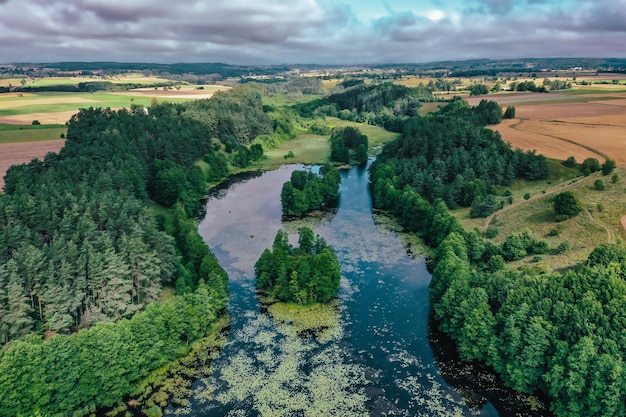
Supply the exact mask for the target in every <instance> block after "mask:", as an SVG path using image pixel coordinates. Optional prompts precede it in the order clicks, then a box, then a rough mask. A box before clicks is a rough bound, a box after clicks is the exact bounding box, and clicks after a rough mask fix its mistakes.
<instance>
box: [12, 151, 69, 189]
mask: <svg viewBox="0 0 626 417" xmlns="http://www.w3.org/2000/svg"><path fill="white" fill-rule="evenodd" d="M63 144H65V140H63V139H55V140H46V141H41V142H22V143H3V144H0V189H2V188H4V175H5V174H6V172H7V170H8V169H9V167H10V166H11V165H15V164H21V163H24V162H28V161H30V160H32V159H34V158H39V159H42V158H43V157H44V156H46V154H47V153H48V152H59V151H60V150H61V148H62V147H63Z"/></svg>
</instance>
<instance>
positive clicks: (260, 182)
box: [169, 165, 498, 417]
mask: <svg viewBox="0 0 626 417" xmlns="http://www.w3.org/2000/svg"><path fill="white" fill-rule="evenodd" d="M296 168H301V167H299V166H295V165H291V166H284V167H282V168H280V169H278V170H276V171H271V172H266V173H264V174H263V175H261V176H258V177H255V178H252V179H249V180H245V181H241V182H238V183H234V184H231V185H230V186H229V188H228V189H227V191H224V192H221V193H218V195H216V196H213V197H211V198H210V199H209V201H208V202H207V209H206V216H205V217H204V220H203V221H202V222H201V223H200V225H199V231H200V234H201V235H202V236H203V238H204V239H205V241H206V242H207V243H208V244H209V246H210V247H211V248H212V249H213V251H214V252H215V254H216V256H217V257H218V259H219V261H220V263H221V265H222V266H223V267H224V268H225V269H226V271H227V272H228V274H229V276H230V291H231V297H230V301H229V310H230V312H231V316H232V319H233V321H232V326H231V332H230V336H229V342H228V344H227V345H226V347H225V348H224V350H223V351H222V353H221V354H220V356H219V357H218V358H217V359H216V360H215V361H214V364H213V365H214V371H213V373H212V374H211V376H210V377H209V378H206V379H203V380H201V381H198V382H196V383H195V384H194V397H193V398H192V400H191V404H190V406H189V407H186V408H183V409H178V410H169V412H173V411H175V412H176V413H177V414H181V415H191V416H283V415H284V416H369V415H371V416H488V417H495V416H498V412H497V411H496V410H495V408H494V407H493V406H492V405H491V404H490V403H485V402H482V403H481V402H480V401H479V402H478V403H476V402H474V403H472V405H471V406H470V405H468V404H467V403H466V401H465V400H464V399H463V396H462V395H461V394H460V393H459V392H458V391H457V390H455V389H454V388H453V387H451V386H449V385H448V384H447V383H446V382H445V381H444V379H443V378H442V377H441V376H440V375H439V367H438V365H437V362H436V361H435V359H434V357H433V352H432V350H431V347H430V345H429V339H428V329H429V328H428V320H429V310H430V305H429V302H428V284H429V282H430V274H429V273H428V272H427V271H426V267H425V263H424V260H423V259H417V260H416V259H412V258H410V257H408V256H407V255H406V251H405V248H404V247H403V245H402V243H401V241H400V240H399V238H398V237H397V236H396V235H394V234H393V233H386V232H384V231H381V230H379V228H378V227H377V226H376V225H375V224H374V221H373V219H372V207H371V197H370V194H369V187H368V177H367V171H366V170H365V169H364V168H353V169H351V170H350V171H346V172H343V173H342V183H341V188H340V201H339V205H338V210H337V212H336V214H334V215H333V216H328V218H326V220H322V221H321V222H318V223H317V224H316V227H315V231H316V233H318V234H321V235H322V236H323V237H324V238H325V239H326V240H327V241H328V243H329V244H330V245H332V246H333V247H334V249H335V251H336V254H337V257H338V259H339V262H340V264H341V268H342V282H341V289H340V292H339V300H338V310H337V323H336V325H335V326H334V327H333V328H331V331H330V333H329V335H328V337H324V338H315V337H311V336H309V337H305V338H302V337H298V335H297V334H296V333H295V332H294V331H293V330H292V329H290V328H289V326H285V325H277V324H276V323H275V322H274V321H273V320H272V318H271V317H268V315H267V314H264V313H262V312H261V308H260V307H259V304H258V302H257V298H256V296H255V293H254V263H255V262H256V260H257V259H258V257H259V256H260V254H261V253H262V252H263V250H264V249H265V248H268V247H271V245H272V241H273V239H274V236H275V234H276V231H277V230H278V229H279V228H281V227H284V226H285V225H283V224H282V222H281V209H280V190H281V187H282V184H283V183H284V182H285V181H287V180H288V179H289V177H290V175H291V172H292V171H293V170H294V169H296ZM288 228H291V229H294V226H293V225H292V226H288Z"/></svg>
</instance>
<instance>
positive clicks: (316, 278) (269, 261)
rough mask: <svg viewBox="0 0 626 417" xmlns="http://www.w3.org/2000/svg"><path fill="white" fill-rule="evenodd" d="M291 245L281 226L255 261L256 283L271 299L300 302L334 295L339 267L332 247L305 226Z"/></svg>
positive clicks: (323, 300)
mask: <svg viewBox="0 0 626 417" xmlns="http://www.w3.org/2000/svg"><path fill="white" fill-rule="evenodd" d="M298 244H299V246H298V247H297V248H295V247H293V246H292V245H291V244H290V243H289V241H288V235H287V234H286V233H284V232H283V231H282V230H279V231H278V232H277V233H276V237H275V238H274V243H273V245H272V250H269V249H265V251H264V252H263V254H261V257H260V258H259V260H258V261H257V262H256V264H255V265H254V272H255V274H256V277H257V281H256V287H257V289H258V291H259V292H261V293H262V294H264V295H265V296H266V297H268V299H269V300H270V301H285V302H291V303H297V304H301V305H306V304H313V303H326V302H328V301H330V300H331V299H332V298H334V297H335V296H336V295H337V291H338V290H339V281H340V279H341V271H340V267H339V262H338V260H337V257H336V256H335V253H334V251H333V249H332V247H330V246H328V244H327V243H326V241H325V240H324V238H322V237H321V236H319V235H315V234H314V233H313V231H312V230H311V229H309V228H308V227H303V228H301V229H300V231H299V238H298Z"/></svg>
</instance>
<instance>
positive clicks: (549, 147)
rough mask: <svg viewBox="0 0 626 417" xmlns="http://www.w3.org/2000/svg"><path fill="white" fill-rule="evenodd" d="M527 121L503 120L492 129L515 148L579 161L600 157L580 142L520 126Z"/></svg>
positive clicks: (555, 157)
mask: <svg viewBox="0 0 626 417" xmlns="http://www.w3.org/2000/svg"><path fill="white" fill-rule="evenodd" d="M522 122H524V123H525V122H526V121H520V120H519V119H514V120H507V121H503V122H502V123H501V124H499V125H497V126H492V129H494V130H497V131H498V132H500V135H501V136H502V138H503V139H504V141H505V142H509V143H510V144H511V146H512V147H513V148H514V149H515V148H521V149H524V150H536V151H537V153H540V154H543V155H545V156H546V157H548V158H554V159H560V160H563V159H566V158H568V157H569V156H574V157H575V158H576V160H577V161H583V160H585V159H586V158H598V154H597V153H596V152H593V151H591V150H589V149H586V148H584V147H582V146H580V145H578V144H575V143H572V142H568V141H563V140H560V139H556V138H554V137H550V136H546V135H544V134H543V133H542V132H531V131H527V130H525V129H522V128H520V124H521V123H522Z"/></svg>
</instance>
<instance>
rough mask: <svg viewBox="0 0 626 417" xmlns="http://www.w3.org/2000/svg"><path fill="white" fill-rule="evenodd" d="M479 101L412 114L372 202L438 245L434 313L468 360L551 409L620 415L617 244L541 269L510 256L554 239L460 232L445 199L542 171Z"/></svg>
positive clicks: (378, 173)
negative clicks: (568, 266) (559, 267)
mask: <svg viewBox="0 0 626 417" xmlns="http://www.w3.org/2000/svg"><path fill="white" fill-rule="evenodd" d="M478 107H480V106H478ZM478 107H476V108H474V109H468V108H467V107H466V106H465V105H464V104H463V103H460V102H452V103H450V104H449V105H448V106H447V107H446V108H443V109H442V110H441V111H440V112H439V113H438V114H432V115H430V116H427V117H425V118H421V119H413V120H411V121H409V122H408V123H407V124H406V127H405V130H404V132H403V134H402V137H401V138H400V139H398V140H397V141H396V142H395V143H392V144H390V145H389V146H386V147H385V149H384V151H383V153H382V155H381V156H380V157H379V158H378V160H377V161H376V162H375V163H374V164H373V166H372V169H371V179H372V192H373V197H374V205H375V207H377V208H381V209H385V210H389V211H391V212H392V213H393V214H394V215H395V216H397V218H398V220H399V221H400V222H401V223H402V224H403V225H404V226H405V227H406V228H407V230H409V231H411V232H413V233H417V234H419V235H420V236H421V237H422V238H423V239H424V241H425V242H426V243H427V244H429V245H430V246H431V247H433V248H434V254H433V272H432V281H431V284H430V289H431V291H430V298H431V302H432V305H433V313H434V317H435V319H436V321H437V322H438V323H439V328H440V329H441V330H442V331H444V332H445V333H447V334H448V335H450V336H451V337H452V339H454V341H455V342H456V346H457V349H458V352H459V354H460V356H461V358H462V359H463V360H465V361H480V362H484V363H486V364H487V365H489V366H491V367H492V368H493V369H494V370H495V371H496V372H497V373H498V374H500V376H501V377H502V379H503V381H504V382H505V384H506V385H508V386H509V387H512V388H513V389H515V390H518V391H521V392H525V393H535V392H538V391H541V392H543V393H544V394H545V395H547V396H548V397H549V398H550V403H551V410H552V412H553V413H554V414H555V415H556V416H557V417H574V416H602V417H609V416H610V417H617V416H624V415H626V405H625V403H624V401H623V398H624V395H625V393H626V373H625V370H624V369H625V368H624V360H625V358H624V352H626V338H624V334H625V333H624V323H626V313H625V311H626V305H625V300H626V283H625V281H624V278H625V277H626V275H625V274H626V273H625V269H624V267H625V266H626V264H625V258H624V247H623V245H622V244H621V243H619V244H604V245H601V246H599V247H597V248H596V249H595V250H594V251H593V252H592V253H591V254H590V256H589V259H588V260H587V262H586V263H584V265H581V266H580V267H578V268H574V269H572V270H569V271H567V272H563V273H558V272H552V273H540V272H537V271H536V270H533V269H521V270H516V269H513V268H511V267H508V266H507V262H509V261H513V260H517V259H522V258H524V257H526V256H528V255H533V254H540V253H546V251H551V250H559V248H550V247H549V246H548V245H547V244H546V243H545V242H543V241H541V240H537V239H535V238H533V237H532V236H530V235H529V234H528V233H525V232H524V233H519V234H514V235H510V236H507V238H506V240H505V241H504V242H503V243H502V244H500V245H495V244H493V243H492V242H490V241H487V240H484V239H483V237H482V235H481V234H480V233H478V232H477V231H468V230H464V229H463V228H462V227H461V226H460V224H459V223H458V221H457V220H456V218H455V217H454V216H453V215H452V214H451V213H450V212H449V207H450V208H454V207H457V206H467V205H468V204H474V203H472V200H473V201H479V200H480V199H481V198H487V197H488V196H489V195H490V194H489V191H487V197H485V196H484V194H483V193H484V192H485V191H484V190H485V189H486V190H489V188H490V186H492V185H507V184H509V183H510V181H511V180H512V179H514V178H516V177H522V178H527V179H533V178H534V177H535V176H536V175H541V176H544V175H547V172H546V171H545V169H547V168H546V165H545V158H543V157H541V156H540V155H535V154H534V153H524V152H521V151H519V150H512V149H510V147H509V146H507V145H506V144H505V143H504V142H502V140H501V139H500V138H499V135H497V134H496V133H493V132H491V131H488V130H486V129H484V128H483V127H482V126H483V125H484V124H486V122H485V120H486V119H487V118H488V117H489V115H487V117H485V116H484V115H478V114H476V113H475V112H479V111H480V110H479V109H478ZM483 107H484V108H487V107H486V106H483ZM537 167H539V169H537Z"/></svg>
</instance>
